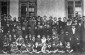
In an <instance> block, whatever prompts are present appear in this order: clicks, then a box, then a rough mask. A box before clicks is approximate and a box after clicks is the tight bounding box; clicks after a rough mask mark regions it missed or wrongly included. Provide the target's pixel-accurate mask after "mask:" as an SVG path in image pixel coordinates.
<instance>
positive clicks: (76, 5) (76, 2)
mask: <svg viewBox="0 0 85 55" xmlns="http://www.w3.org/2000/svg"><path fill="white" fill-rule="evenodd" d="M67 4H68V5H67V13H68V18H72V17H76V16H82V0H67Z"/></svg>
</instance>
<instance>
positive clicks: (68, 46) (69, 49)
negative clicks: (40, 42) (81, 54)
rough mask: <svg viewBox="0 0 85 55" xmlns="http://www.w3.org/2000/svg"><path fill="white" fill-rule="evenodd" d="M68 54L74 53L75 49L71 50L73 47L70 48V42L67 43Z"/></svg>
mask: <svg viewBox="0 0 85 55" xmlns="http://www.w3.org/2000/svg"><path fill="white" fill-rule="evenodd" d="M66 52H68V53H72V52H73V49H71V46H70V42H67V43H66Z"/></svg>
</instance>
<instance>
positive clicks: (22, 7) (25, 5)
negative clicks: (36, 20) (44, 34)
mask: <svg viewBox="0 0 85 55" xmlns="http://www.w3.org/2000/svg"><path fill="white" fill-rule="evenodd" d="M36 15H37V0H25V1H24V0H19V16H20V17H30V16H36Z"/></svg>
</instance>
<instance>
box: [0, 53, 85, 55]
mask: <svg viewBox="0 0 85 55" xmlns="http://www.w3.org/2000/svg"><path fill="white" fill-rule="evenodd" d="M0 55H85V53H64V54H61V53H57V54H43V53H40V54H0Z"/></svg>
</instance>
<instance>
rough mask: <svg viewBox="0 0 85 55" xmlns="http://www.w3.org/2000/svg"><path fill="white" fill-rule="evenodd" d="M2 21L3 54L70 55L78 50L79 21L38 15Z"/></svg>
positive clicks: (80, 20) (79, 36) (80, 40)
mask: <svg viewBox="0 0 85 55" xmlns="http://www.w3.org/2000/svg"><path fill="white" fill-rule="evenodd" d="M2 21H3V24H2V31H1V32H2V34H3V35H2V37H0V38H1V39H2V41H1V43H2V52H3V53H18V52H20V53H26V52H28V53H66V52H68V53H71V52H73V51H81V50H80V49H82V47H81V45H82V44H81V43H82V32H83V24H84V20H83V18H82V19H81V18H77V17H76V18H75V19H67V18H65V17H64V18H63V21H62V20H61V18H58V19H57V18H56V17H54V18H53V17H49V19H47V17H46V16H44V17H40V16H38V17H29V18H20V17H19V19H18V21H16V18H14V20H13V21H12V20H11V18H9V19H6V18H4V19H3V20H2ZM0 46H1V45H0Z"/></svg>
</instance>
